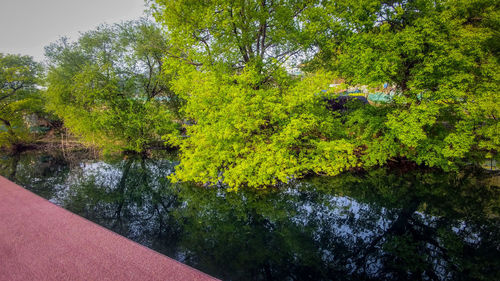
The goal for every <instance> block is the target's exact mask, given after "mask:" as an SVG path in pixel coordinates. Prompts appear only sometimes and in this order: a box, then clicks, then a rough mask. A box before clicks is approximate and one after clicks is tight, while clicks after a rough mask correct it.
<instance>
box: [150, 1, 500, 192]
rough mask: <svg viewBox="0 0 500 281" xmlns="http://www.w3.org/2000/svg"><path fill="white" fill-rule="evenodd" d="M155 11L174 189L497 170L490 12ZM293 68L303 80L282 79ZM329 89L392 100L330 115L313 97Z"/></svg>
mask: <svg viewBox="0 0 500 281" xmlns="http://www.w3.org/2000/svg"><path fill="white" fill-rule="evenodd" d="M155 3H156V4H155V5H153V9H154V11H155V15H156V18H157V19H158V20H159V21H161V22H162V23H163V24H164V25H165V26H166V29H167V30H168V31H167V33H168V35H169V43H170V45H171V46H172V47H171V48H170V49H169V50H168V51H167V52H168V54H169V57H168V59H167V60H166V63H167V64H168V65H169V68H168V70H169V71H168V72H166V73H167V74H168V75H170V76H171V77H173V80H172V89H173V91H174V92H175V93H176V94H178V95H179V96H181V97H182V99H183V100H185V101H186V103H185V105H184V107H183V109H182V112H183V113H185V115H186V118H188V119H189V120H190V121H189V123H187V124H185V129H186V135H185V136H183V137H181V138H173V137H167V139H168V140H169V141H170V142H172V143H175V144H178V145H179V146H180V148H181V164H180V166H179V168H178V169H177V171H176V174H175V176H174V178H175V179H177V180H193V181H197V182H203V183H206V182H212V183H214V182H223V183H226V184H228V185H230V186H232V187H237V186H240V185H245V184H247V185H249V186H253V187H257V186H266V185H272V184H275V183H277V182H278V181H285V182H286V181H288V180H290V179H291V178H294V177H300V176H303V175H305V174H307V173H311V172H314V173H320V174H328V175H334V174H338V173H340V172H342V171H344V170H346V169H350V168H353V167H370V166H375V165H383V164H385V163H387V161H389V160H393V159H401V158H406V159H409V160H411V161H413V162H415V163H417V164H422V165H426V166H430V167H439V168H442V169H445V170H451V169H456V168H457V167H460V166H461V165H464V164H467V163H480V162H481V161H484V159H485V158H492V157H494V158H498V157H499V155H498V151H499V148H500V138H499V135H498V132H499V131H500V130H499V125H498V116H499V113H500V112H499V110H500V104H499V95H498V91H497V88H498V85H499V77H500V72H499V70H500V67H499V62H498V50H499V45H498V42H500V41H499V40H498V34H499V26H500V24H499V20H498V19H499V17H498V3H497V2H496V1H491V0H476V1H464V0H440V1H430V0H417V1H406V0H405V1H374V0H362V1H354V0H341V1H250V0H248V1H238V2H234V1H187V0H178V1H163V0H157V1H155ZM298 67H302V68H303V69H305V70H307V71H309V73H308V74H306V75H304V76H302V77H300V78H297V77H294V76H293V75H291V74H289V72H290V70H292V69H294V68H298ZM325 73H328V74H325ZM330 73H331V74H330ZM336 77H341V78H343V79H345V80H346V82H347V83H349V84H351V85H367V86H369V87H379V86H380V85H381V84H382V83H384V82H388V83H389V84H391V85H393V88H394V90H395V91H396V93H397V95H396V96H395V97H394V99H393V101H392V102H391V103H389V104H387V105H384V106H371V105H359V104H355V103H348V104H347V110H345V111H343V112H342V113H340V112H334V111H332V110H328V106H327V102H325V101H327V100H328V99H332V98H334V96H332V95H329V93H327V94H325V95H322V94H321V92H322V90H323V89H325V88H327V85H328V84H330V83H332V81H333V80H334V78H336Z"/></svg>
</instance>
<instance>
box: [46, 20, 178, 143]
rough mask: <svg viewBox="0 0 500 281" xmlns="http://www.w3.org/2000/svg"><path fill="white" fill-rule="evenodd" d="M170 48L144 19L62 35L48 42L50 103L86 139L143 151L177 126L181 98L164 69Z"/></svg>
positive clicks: (66, 122) (88, 141) (49, 106)
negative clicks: (73, 35) (75, 37)
mask: <svg viewBox="0 0 500 281" xmlns="http://www.w3.org/2000/svg"><path fill="white" fill-rule="evenodd" d="M167 49H168V46H167V43H166V40H165V37H164V36H163V35H162V33H161V31H160V29H159V28H158V27H156V26H155V25H154V24H152V23H149V22H147V21H144V20H142V21H137V22H127V23H124V24H120V25H119V24H117V25H113V26H109V25H102V26H100V27H98V28H97V29H96V30H93V31H89V32H87V33H84V34H83V35H82V36H81V37H80V38H79V39H78V41H77V42H75V43H69V42H68V41H67V40H66V39H61V40H60V41H59V42H57V43H53V44H51V45H50V46H48V47H47V48H46V56H47V58H48V59H49V65H50V66H49V73H48V91H47V94H48V97H49V102H48V108H49V109H50V110H52V111H53V112H55V114H56V115H58V116H60V117H61V118H62V119H63V121H64V123H65V126H67V127H68V128H69V129H70V131H71V132H72V133H74V134H76V135H78V136H79V137H81V138H82V140H84V141H86V142H87V143H90V144H94V145H96V146H99V147H102V148H105V149H106V150H107V151H115V150H131V151H137V152H142V151H144V150H145V149H147V148H148V147H149V146H151V145H153V144H155V143H158V142H160V141H161V139H160V137H161V136H162V135H165V134H169V133H172V132H175V131H176V127H177V125H176V123H175V122H174V120H175V119H176V118H177V116H178V115H177V108H178V106H179V100H178V99H177V97H176V96H175V95H173V93H172V92H171V91H170V89H169V86H168V77H165V76H164V75H163V74H162V71H163V69H164V65H163V59H164V56H165V52H166V50H167Z"/></svg>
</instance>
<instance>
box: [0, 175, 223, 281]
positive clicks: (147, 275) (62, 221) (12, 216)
mask: <svg viewBox="0 0 500 281" xmlns="http://www.w3.org/2000/svg"><path fill="white" fill-rule="evenodd" d="M0 280H2V281H3V280H9V281H15V280H22V281H30V280H37V281H38V280H72V281H73V280H113V281H115V280H217V279H215V278H213V277H211V276H209V275H207V274H204V273H202V272H200V271H198V270H196V269H193V268H191V267H189V266H187V265H184V264H182V263H179V262H177V261H175V260H173V259H171V258H168V257H166V256H164V255H161V254H159V253H157V252H155V251H153V250H150V249H148V248H146V247H144V246H141V245H139V244H137V243H135V242H133V241H131V240H128V239H127V238H125V237H122V236H120V235H118V234H116V233H113V232H111V231H109V230H107V229H105V228H103V227H101V226H99V225H97V224H95V223H92V222H90V221H88V220H86V219H84V218H82V217H79V216H77V215H75V214H72V213H71V212H68V211H66V210H64V209H63V208H60V207H58V206H56V205H54V204H52V203H50V202H49V201H47V200H45V199H43V198H41V197H39V196H37V195H35V194H33V193H31V192H29V191H27V190H25V189H24V188H22V187H20V186H18V185H16V184H14V183H12V182H10V181H8V180H7V179H5V178H3V177H1V176H0Z"/></svg>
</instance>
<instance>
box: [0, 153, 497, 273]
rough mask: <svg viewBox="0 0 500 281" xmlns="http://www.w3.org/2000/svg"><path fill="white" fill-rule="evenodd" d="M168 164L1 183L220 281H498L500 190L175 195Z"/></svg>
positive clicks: (57, 157)
mask: <svg viewBox="0 0 500 281" xmlns="http://www.w3.org/2000/svg"><path fill="white" fill-rule="evenodd" d="M175 159H176V157H175V155H168V154H161V155H157V156H155V157H154V158H152V159H145V158H139V157H132V156H127V157H120V158H116V157H115V158H109V159H99V158H95V157H92V156H91V155H88V154H86V153H71V154H67V153H63V152H62V151H52V152H50V153H47V152H35V151H30V152H24V153H21V154H16V155H3V156H1V157H0V174H1V175H3V176H5V177H7V178H9V179H10V180H12V181H14V182H16V183H18V184H19V185H21V186H23V187H25V188H27V189H29V190H31V191H32V192H34V193H36V194H38V195H40V196H42V197H44V198H46V199H48V200H50V201H51V202H53V203H55V204H57V205H60V206H62V207H63V208H65V209H67V210H69V211H71V212H73V213H76V214H78V215H80V216H82V217H85V218H87V219H89V220H91V221H93V222H95V223H97V224H99V225H102V226H104V227H106V228H108V229H110V230H112V231H114V232H116V233H119V234H120V235H123V236H125V237H127V238H129V239H131V240H134V241H136V242H138V243H140V244H142V245H145V246H147V247H149V248H151V249H154V250H155V251H158V252H160V253H163V254H165V255H167V256H169V257H172V258H174V259H176V260H178V261H180V262H183V263H185V264H188V265H190V266H192V267H194V268H197V269H199V270H201V271H203V272H206V273H208V274H210V275H213V276H215V277H218V278H221V279H223V280H500V278H499V277H500V216H499V214H500V187H499V186H500V183H499V179H498V175H496V176H495V175H493V174H492V172H487V171H484V170H478V169H472V168H471V169H467V170H464V171H461V172H460V173H444V172H439V171H436V170H430V169H426V170H424V169H419V170H408V169H404V168H394V167H392V168H390V169H389V168H377V169H373V170H370V171H362V172H350V173H344V174H342V175H339V176H337V177H320V176H314V177H308V178H306V179H302V180H293V181H292V182H290V183H288V184H281V185H279V186H277V187H275V188H267V189H262V190H249V189H245V188H241V189H239V191H238V192H228V191H226V189H225V188H224V187H223V186H199V185H194V184H187V183H182V184H173V183H171V182H170V181H169V180H168V179H167V176H168V175H169V174H170V173H173V172H174V171H175V166H176V164H177V162H176V160H175Z"/></svg>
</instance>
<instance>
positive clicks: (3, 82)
mask: <svg viewBox="0 0 500 281" xmlns="http://www.w3.org/2000/svg"><path fill="white" fill-rule="evenodd" d="M41 73H42V67H41V65H40V64H38V63H37V62H35V61H33V58H32V57H29V56H20V55H9V54H7V55H4V54H0V87H1V88H0V122H1V123H0V124H1V126H0V146H1V147H8V146H11V145H17V144H20V143H25V142H29V141H30V140H31V139H32V136H31V135H30V133H29V128H28V125H27V122H26V121H25V118H26V117H27V116H28V115H30V114H37V113H41V112H42V107H43V100H42V96H41V95H40V91H39V90H38V88H37V85H39V84H40V76H41Z"/></svg>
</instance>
